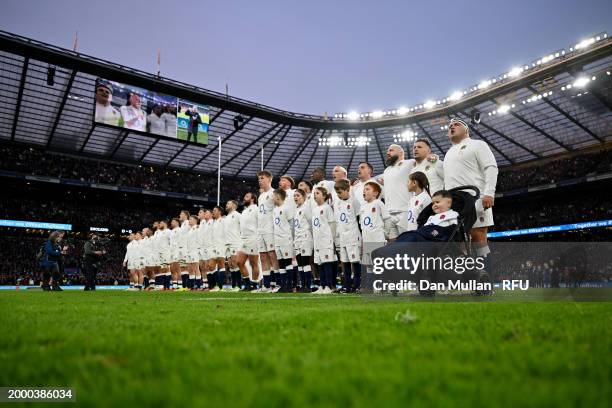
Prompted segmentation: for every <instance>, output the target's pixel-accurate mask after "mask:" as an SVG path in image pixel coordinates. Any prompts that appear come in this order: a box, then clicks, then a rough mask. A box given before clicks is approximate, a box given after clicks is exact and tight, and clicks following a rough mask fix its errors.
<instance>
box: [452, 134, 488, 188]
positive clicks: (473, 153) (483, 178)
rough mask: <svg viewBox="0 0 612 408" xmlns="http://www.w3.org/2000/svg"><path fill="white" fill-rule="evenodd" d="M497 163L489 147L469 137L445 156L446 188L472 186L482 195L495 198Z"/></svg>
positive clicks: (454, 146) (455, 145) (453, 146)
mask: <svg viewBox="0 0 612 408" xmlns="http://www.w3.org/2000/svg"><path fill="white" fill-rule="evenodd" d="M497 172H498V170H497V161H496V160H495V156H494V155H493V152H492V151H491V149H490V148H489V145H488V144H486V143H485V142H483V141H482V140H474V139H471V138H469V137H467V138H465V139H463V140H462V141H461V142H459V143H457V144H454V145H452V146H451V148H450V149H448V152H447V153H446V155H445V156H444V188H446V189H447V190H449V189H451V188H454V187H459V186H466V185H472V186H476V187H478V188H479V189H480V195H481V196H482V195H488V196H491V197H495V187H496V185H497Z"/></svg>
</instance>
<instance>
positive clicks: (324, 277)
mask: <svg viewBox="0 0 612 408" xmlns="http://www.w3.org/2000/svg"><path fill="white" fill-rule="evenodd" d="M313 196H314V200H315V203H316V206H314V207H313V208H312V239H313V243H314V262H315V263H316V264H317V265H319V266H320V268H321V285H320V286H319V289H318V290H317V291H316V292H314V293H317V294H325V295H326V294H329V293H332V292H333V290H334V289H335V286H336V283H335V282H333V270H332V269H333V263H334V257H335V253H334V236H335V235H336V219H335V217H334V212H333V210H332V209H331V207H330V206H329V204H327V201H328V200H329V199H330V194H329V193H328V192H327V190H326V189H325V188H324V187H321V186H319V187H315V188H314V192H313Z"/></svg>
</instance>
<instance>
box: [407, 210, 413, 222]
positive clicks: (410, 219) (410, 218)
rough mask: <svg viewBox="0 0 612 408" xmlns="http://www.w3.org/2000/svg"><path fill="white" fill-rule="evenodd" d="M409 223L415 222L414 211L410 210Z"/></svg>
mask: <svg viewBox="0 0 612 408" xmlns="http://www.w3.org/2000/svg"><path fill="white" fill-rule="evenodd" d="M408 222H414V213H413V212H412V210H408Z"/></svg>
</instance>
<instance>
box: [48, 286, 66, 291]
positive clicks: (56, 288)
mask: <svg viewBox="0 0 612 408" xmlns="http://www.w3.org/2000/svg"><path fill="white" fill-rule="evenodd" d="M51 290H52V291H53V292H63V291H64V289H62V288H60V287H59V285H53V287H51Z"/></svg>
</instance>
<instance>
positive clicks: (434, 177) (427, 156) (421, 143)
mask: <svg viewBox="0 0 612 408" xmlns="http://www.w3.org/2000/svg"><path fill="white" fill-rule="evenodd" d="M412 157H413V158H414V160H415V165H414V168H413V169H412V171H411V173H414V172H417V171H420V172H421V173H423V174H425V175H426V176H427V180H428V181H429V191H430V192H431V194H433V193H435V192H436V191H439V190H444V162H443V161H442V160H439V159H438V158H437V156H436V155H434V154H432V151H431V144H430V143H429V140H427V139H425V138H420V139H417V140H416V141H415V142H414V145H412Z"/></svg>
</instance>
